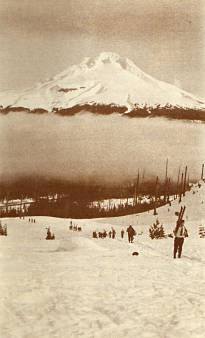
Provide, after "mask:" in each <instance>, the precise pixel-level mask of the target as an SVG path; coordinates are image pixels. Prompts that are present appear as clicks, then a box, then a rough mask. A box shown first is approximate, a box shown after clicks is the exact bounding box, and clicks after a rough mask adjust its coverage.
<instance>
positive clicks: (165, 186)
mask: <svg viewBox="0 0 205 338" xmlns="http://www.w3.org/2000/svg"><path fill="white" fill-rule="evenodd" d="M167 173H168V158H167V160H166V170H165V182H164V202H166V199H167Z"/></svg>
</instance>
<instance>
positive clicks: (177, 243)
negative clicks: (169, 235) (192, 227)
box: [173, 219, 188, 258]
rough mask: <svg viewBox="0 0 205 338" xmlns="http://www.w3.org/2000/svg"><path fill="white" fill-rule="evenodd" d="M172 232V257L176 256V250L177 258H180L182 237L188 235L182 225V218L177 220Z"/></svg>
mask: <svg viewBox="0 0 205 338" xmlns="http://www.w3.org/2000/svg"><path fill="white" fill-rule="evenodd" d="M173 232H174V236H175V238H174V258H176V254H177V252H178V258H181V254H182V247H183V244H184V238H185V237H188V231H187V229H186V227H185V225H184V220H183V219H182V220H180V221H178V222H177V224H176V227H175V229H174V231H173Z"/></svg>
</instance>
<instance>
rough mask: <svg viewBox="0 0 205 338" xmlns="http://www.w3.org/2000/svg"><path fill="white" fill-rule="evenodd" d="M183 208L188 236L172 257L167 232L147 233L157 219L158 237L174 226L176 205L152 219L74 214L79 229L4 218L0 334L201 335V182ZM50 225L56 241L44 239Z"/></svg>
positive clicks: (204, 325)
mask: <svg viewBox="0 0 205 338" xmlns="http://www.w3.org/2000/svg"><path fill="white" fill-rule="evenodd" d="M193 192H194V193H193ZM202 202H203V203H202ZM182 205H186V213H185V216H184V219H185V221H186V226H187V229H188V232H189V237H188V238H187V239H185V244H184V248H183V254H182V258H181V259H180V260H179V259H176V260H174V259H173V258H172V251H173V239H172V238H166V239H161V240H151V239H150V238H149V237H148V229H149V226H150V225H151V224H152V223H153V222H154V220H155V218H156V217H158V219H159V221H160V222H161V223H163V224H164V228H165V232H166V233H170V232H171V231H172V230H173V227H174V225H175V221H176V216H175V212H176V211H178V210H179V209H180V204H179V203H178V201H174V202H173V203H172V206H171V207H170V206H169V207H168V206H164V207H161V208H160V209H158V216H153V212H151V211H150V212H149V213H144V214H140V215H130V216H125V217H120V218H110V219H101V220H73V223H74V224H75V223H76V224H78V225H81V226H82V229H83V231H82V232H81V233H80V232H79V233H77V232H73V231H70V230H69V229H68V228H69V225H70V220H68V219H58V218H49V217H36V223H30V222H28V217H26V218H25V219H24V220H20V219H4V220H2V223H3V225H4V224H7V226H8V237H0V270H1V271H0V272H1V279H0V304H1V305H0V337H2V338H76V337H84V338H92V337H93V338H125V337H129V338H135V337H140V338H160V337H161V338H193V337H194V338H202V337H204V332H205V321H204V318H205V283H204V280H205V239H203V238H199V236H198V227H199V225H204V224H205V184H204V183H202V186H201V187H200V188H199V187H198V186H197V185H196V186H194V187H193V188H192V190H191V191H190V192H187V193H186V196H185V197H184V198H183V200H182ZM168 208H169V211H168ZM130 223H131V224H132V225H133V226H134V228H135V229H136V231H137V233H138V234H139V233H141V232H143V233H142V234H141V235H138V236H136V238H135V242H134V243H133V244H129V243H128V241H127V237H126V235H125V238H124V239H121V238H120V230H121V228H122V227H123V228H124V229H125V227H126V226H127V225H129V224H130ZM48 225H49V226H51V231H52V232H54V233H55V235H56V240H55V241H46V240H45V239H44V238H45V236H46V229H45V228H46V227H47V226H48ZM111 226H114V228H115V229H116V231H117V236H116V239H109V238H106V239H92V231H93V230H98V231H99V230H102V229H104V228H105V229H110V228H111ZM133 251H138V252H139V256H132V252H133Z"/></svg>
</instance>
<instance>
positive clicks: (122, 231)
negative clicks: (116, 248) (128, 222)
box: [121, 229, 125, 238]
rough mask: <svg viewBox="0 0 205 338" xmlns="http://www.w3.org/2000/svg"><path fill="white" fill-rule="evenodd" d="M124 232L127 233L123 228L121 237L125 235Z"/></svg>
mask: <svg viewBox="0 0 205 338" xmlns="http://www.w3.org/2000/svg"><path fill="white" fill-rule="evenodd" d="M124 233H125V231H124V229H122V230H121V238H123V237H124Z"/></svg>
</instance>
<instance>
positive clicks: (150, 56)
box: [0, 0, 205, 97]
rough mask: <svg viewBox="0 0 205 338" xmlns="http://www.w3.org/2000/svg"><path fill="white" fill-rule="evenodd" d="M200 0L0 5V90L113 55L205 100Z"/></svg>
mask: <svg viewBox="0 0 205 338" xmlns="http://www.w3.org/2000/svg"><path fill="white" fill-rule="evenodd" d="M204 9H205V2H204V0H157V1H156V0H0V46H1V48H0V75H1V76H0V90H4V89H12V88H26V87H28V86H31V85H33V84H34V83H35V82H38V81H39V80H43V79H46V78H48V77H51V76H53V75H55V74H57V73H58V72H60V71H62V70H63V69H65V68H67V67H68V66H70V65H72V64H75V63H79V62H80V61H81V59H82V58H83V57H85V56H95V55H97V54H99V53H100V52H102V51H113V52H116V53H119V54H121V55H122V56H127V57H129V58H131V59H132V60H133V61H134V62H135V63H136V64H137V65H138V67H140V68H141V69H142V70H144V71H145V72H147V73H149V74H150V75H152V76H154V77H156V78H158V79H161V80H164V81H168V82H170V83H173V84H176V85H178V86H180V87H182V88H183V89H186V90H188V91H190V92H192V93H194V94H197V95H198V96H201V97H205V50H204V46H205V41H204V36H205V28H204V23H205V15H204V14H205V11H204Z"/></svg>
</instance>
